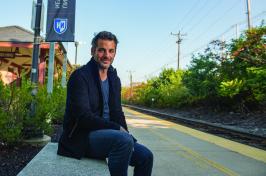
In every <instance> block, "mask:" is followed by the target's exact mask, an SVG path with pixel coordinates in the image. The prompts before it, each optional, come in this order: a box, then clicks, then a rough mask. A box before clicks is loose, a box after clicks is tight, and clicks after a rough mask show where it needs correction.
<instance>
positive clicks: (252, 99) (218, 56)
mask: <svg viewBox="0 0 266 176" xmlns="http://www.w3.org/2000/svg"><path fill="white" fill-rule="evenodd" d="M263 25H264V23H262V26H260V27H257V28H252V29H251V30H248V31H246V32H245V33H243V34H242V35H241V37H240V38H239V39H237V40H232V42H231V43H230V44H226V43H224V42H221V41H218V40H217V41H213V42H211V43H210V45H209V46H208V48H207V49H206V50H205V51H204V52H203V53H199V54H197V55H194V56H193V57H192V61H191V65H190V67H189V68H188V70H186V71H174V70H173V69H165V70H163V71H162V72H161V73H160V75H159V76H158V77H154V78H152V79H149V80H148V81H147V83H146V84H143V85H141V86H138V87H136V88H134V89H135V90H134V95H133V97H130V100H131V101H132V102H133V103H137V104H141V105H146V106H155V107H180V106H182V105H191V104H202V103H203V105H208V106H216V107H218V108H223V107H226V108H230V110H238V111H242V112H247V111H249V109H252V108H254V107H260V106H263V105H266V37H265V36H266V26H265V25H264V26H263ZM124 92H126V91H124ZM123 98H124V99H127V98H126V96H124V97H123ZM152 100H154V101H152Z"/></svg>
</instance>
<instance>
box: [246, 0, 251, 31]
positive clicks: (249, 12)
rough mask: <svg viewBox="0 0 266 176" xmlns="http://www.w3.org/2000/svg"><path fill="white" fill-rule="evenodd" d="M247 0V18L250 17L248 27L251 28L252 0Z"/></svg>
mask: <svg viewBox="0 0 266 176" xmlns="http://www.w3.org/2000/svg"><path fill="white" fill-rule="evenodd" d="M246 1H247V18H248V29H251V27H252V26H251V18H250V16H251V15H250V14H251V10H250V0H246Z"/></svg>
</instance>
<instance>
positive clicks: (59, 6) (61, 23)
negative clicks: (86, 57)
mask: <svg viewBox="0 0 266 176" xmlns="http://www.w3.org/2000/svg"><path fill="white" fill-rule="evenodd" d="M75 10H76V0H48V8H47V24H46V41H47V42H74V40H75Z"/></svg>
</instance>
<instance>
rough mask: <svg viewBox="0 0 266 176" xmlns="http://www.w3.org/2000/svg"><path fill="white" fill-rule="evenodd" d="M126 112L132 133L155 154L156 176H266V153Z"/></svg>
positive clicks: (166, 122)
mask: <svg viewBox="0 0 266 176" xmlns="http://www.w3.org/2000/svg"><path fill="white" fill-rule="evenodd" d="M124 112H125V115H126V119H127V123H128V125H129V130H130V132H131V133H132V134H133V135H134V136H135V137H136V138H137V139H138V142H139V143H142V144H144V145H146V146H147V147H149V148H150V149H151V150H152V152H153V154H154V168H153V174H152V175H154V176H165V175H171V176H207V175H210V176H222V175H229V176H238V175H239V176H240V175H241V176H265V175H266V151H264V150H261V149H257V148H254V147H250V146H247V145H243V144H240V143H237V142H233V141H230V140H227V139H224V138H221V137H218V136H214V135H210V134H207V133H204V132H201V131H198V130H194V129H191V128H188V127H185V126H182V125H178V124H175V123H172V122H168V121H165V120H161V119H158V118H156V117H153V116H151V115H145V114H143V113H139V112H136V111H133V110H131V109H128V108H124ZM129 170H130V174H129V175H132V172H133V168H130V169H129Z"/></svg>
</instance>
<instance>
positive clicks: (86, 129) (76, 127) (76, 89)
mask: <svg viewBox="0 0 266 176" xmlns="http://www.w3.org/2000/svg"><path fill="white" fill-rule="evenodd" d="M107 75H108V76H107V77H108V82H109V102H108V103H109V110H110V120H106V119H104V118H103V117H102V113H103V95H102V91H101V85H100V76H99V70H98V64H97V62H96V61H95V60H94V59H93V58H92V59H91V60H90V61H89V62H88V63H87V64H86V65H84V66H82V67H81V68H79V69H77V70H75V71H74V72H73V73H72V74H71V76H70V79H69V81H68V84H67V99H66V110H65V115H64V124H63V133H62V135H61V137H60V140H59V144H58V151H57V153H58V154H59V155H63V156H68V157H73V158H77V159H80V158H81V157H83V156H84V154H85V150H86V147H88V146H89V144H88V135H89V133H90V132H91V131H94V130H99V129H115V130H119V129H120V126H122V127H123V128H125V129H126V130H128V129H127V124H126V121H125V116H124V113H123V111H122V107H121V82H120V79H119V77H118V76H117V72H116V70H115V69H114V68H113V67H112V66H110V67H109V69H108V73H107Z"/></svg>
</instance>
